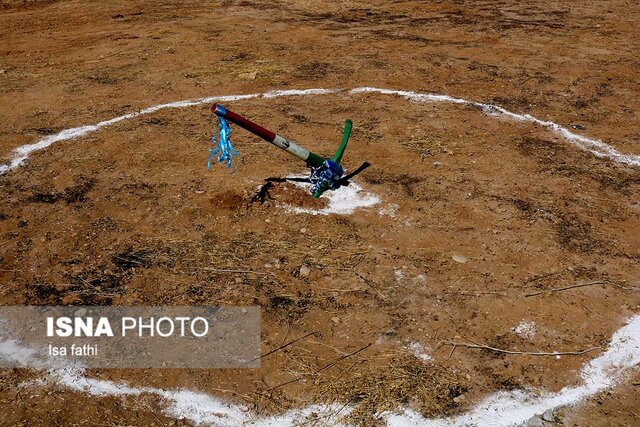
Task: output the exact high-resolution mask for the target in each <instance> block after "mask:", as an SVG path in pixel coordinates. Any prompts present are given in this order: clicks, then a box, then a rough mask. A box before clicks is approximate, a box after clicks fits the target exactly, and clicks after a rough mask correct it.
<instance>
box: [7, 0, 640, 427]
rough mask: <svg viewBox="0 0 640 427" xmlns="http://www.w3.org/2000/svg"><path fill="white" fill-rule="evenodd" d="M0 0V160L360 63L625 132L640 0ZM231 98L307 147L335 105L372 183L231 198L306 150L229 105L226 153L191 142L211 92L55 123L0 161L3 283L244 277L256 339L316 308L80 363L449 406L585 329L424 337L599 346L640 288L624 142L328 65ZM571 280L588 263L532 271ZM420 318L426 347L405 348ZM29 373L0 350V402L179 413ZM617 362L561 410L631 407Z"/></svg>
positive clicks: (621, 412)
mask: <svg viewBox="0 0 640 427" xmlns="http://www.w3.org/2000/svg"><path fill="white" fill-rule="evenodd" d="M0 5H1V6H0V10H1V13H0V41H1V43H0V114H1V117H2V121H1V122H0V158H1V159H2V163H6V162H7V161H8V160H9V159H10V158H11V151H12V150H13V149H14V148H16V147H18V146H20V145H23V144H28V143H33V142H35V141H37V140H38V139H39V138H41V137H42V136H44V135H48V134H52V133H55V132H58V131H60V130H62V129H66V128H70V127H75V126H81V125H85V124H95V123H97V122H99V121H101V120H106V119H110V118H112V117H116V116H118V115H121V114H125V113H127V112H131V111H135V110H137V109H140V108H144V107H148V106H151V105H156V104H159V103H164V102H171V101H178V100H183V99H191V98H200V97H206V96H219V95H230V94H244V93H261V92H266V91H269V90H274V89H306V88H345V89H349V88H353V87H358V86H376V87H386V88H390V89H403V90H415V91H422V92H433V93H442V94H448V95H451V96H457V97H461V98H465V99H470V100H475V101H481V102H489V103H494V104H497V105H500V106H502V107H504V108H507V109H509V110H511V111H514V112H517V113H529V114H532V115H534V116H536V117H539V118H543V119H548V120H553V121H555V122H557V123H559V124H561V125H563V126H567V127H568V126H570V125H572V124H574V125H575V124H578V125H580V126H581V127H584V128H585V129H584V130H577V131H576V132H578V133H581V134H584V135H586V136H589V137H593V138H599V139H601V140H603V141H604V142H606V143H608V144H610V145H612V146H614V147H616V148H618V149H619V150H620V151H622V152H625V153H633V154H637V153H640V143H639V142H640V120H639V119H640V117H639V113H638V112H639V111H640V100H639V97H638V95H639V94H640V87H639V83H638V82H640V60H638V56H637V53H638V51H639V50H640V31H639V28H638V25H637V22H639V21H640V5H639V4H638V2H637V1H618V0H614V1H607V2H602V1H580V2H565V1H531V2H516V1H463V0H458V1H429V2H421V1H398V2H384V1H373V2H358V1H347V2H330V1H321V0H306V1H295V2H284V1H277V0H263V1H252V0H242V1H233V0H231V1H207V2H205V1H183V2H167V1H156V2H138V1H127V2H125V1H114V2H85V1H77V0H72V1H16V0H14V1H2V2H1V3H0ZM228 107H229V108H231V109H233V110H234V111H237V112H239V113H241V114H243V115H246V116H247V117H250V118H252V119H253V120H255V121H256V122H258V123H261V124H264V125H265V126H267V127H269V128H270V129H273V130H275V131H277V132H278V133H280V134H282V135H284V136H287V137H289V138H292V139H294V140H296V141H299V142H301V143H302V144H303V145H305V146H307V147H309V148H311V149H313V150H314V151H316V152H319V153H323V154H326V155H329V154H331V153H332V151H333V150H334V149H335V147H336V146H337V144H338V142H339V141H340V137H341V129H342V123H343V122H344V120H345V119H346V118H351V119H352V120H353V122H354V131H353V136H352V140H351V142H350V146H349V149H348V150H347V153H346V156H345V159H344V161H345V163H346V164H347V165H349V166H350V167H351V168H355V167H357V166H359V164H360V163H362V162H363V161H368V162H369V163H371V164H372V167H370V168H369V169H367V170H366V171H365V172H363V173H361V174H360V175H359V176H358V177H357V178H356V181H357V182H358V183H359V184H360V185H362V186H363V188H364V189H365V190H366V191H368V192H371V193H373V194H375V195H376V196H378V197H379V198H380V200H381V201H380V204H378V205H377V206H375V207H373V208H369V209H363V210H359V211H356V212H355V213H354V214H352V215H344V216H341V215H329V216H313V215H303V214H293V213H290V212H288V211H287V210H285V209H283V208H282V204H283V203H288V204H290V205H294V206H297V205H299V206H310V205H313V203H317V204H318V205H320V206H321V205H322V203H326V202H323V200H322V199H321V200H320V201H318V202H313V201H311V199H310V198H309V197H307V196H306V195H303V193H302V192H303V190H300V189H296V188H294V187H292V186H290V185H289V184H276V185H275V188H274V189H273V191H272V192H271V193H272V195H273V196H274V198H275V200H270V201H267V202H266V203H264V204H262V205H260V204H259V203H253V204H250V203H249V201H250V200H251V198H252V197H253V195H254V194H255V192H256V188H257V187H258V186H259V185H260V184H261V183H262V182H263V180H264V179H265V178H267V177H283V176H286V175H288V174H292V173H300V172H303V171H304V165H303V164H302V163H301V162H300V161H297V160H296V159H294V158H291V157H288V156H287V155H286V154H285V153H283V152H281V151H279V150H277V149H276V148H274V147H272V146H269V145H267V144H265V143H264V142H261V141H259V140H258V139H257V138H256V137H253V136H252V135H250V134H248V133H247V132H244V131H242V130H241V129H239V128H234V130H235V133H234V137H235V144H236V148H237V149H238V150H239V152H240V154H241V156H240V157H239V158H238V162H237V172H236V173H235V174H234V175H231V174H230V173H229V172H228V171H227V170H226V169H224V168H223V167H216V168H212V169H211V170H207V167H206V158H207V156H208V150H207V147H208V141H209V138H210V137H211V134H212V131H213V128H214V126H215V122H214V120H213V118H212V116H211V113H210V111H209V106H208V105H201V106H197V107H190V108H184V109H175V110H162V111H159V112H157V113H153V114H150V115H145V116H142V117H139V118H134V119H131V120H127V121H122V122H120V123H117V124H115V125H113V126H111V127H108V128H104V129H102V130H100V131H98V132H95V133H92V134H90V135H88V136H86V137H83V138H80V139H77V140H71V141H64V142H60V143H57V144H55V145H53V146H51V147H49V148H48V149H46V150H43V151H40V152H37V153H35V154H33V155H32V156H31V157H30V159H29V160H28V161H27V162H26V164H25V165H24V166H23V167H20V168H18V169H16V170H15V171H11V172H9V173H7V174H5V175H2V176H0V188H1V191H0V303H2V304H4V305H15V304H28V305H53V304H64V305H83V304H84V305H93V304H95V305H110V304H114V305H185V304H187V305H189V304H199V305H217V304H224V305H227V304H237V305H260V306H261V307H262V313H263V317H262V319H263V352H265V353H266V352H267V351H269V350H271V349H273V348H276V347H278V346H280V345H281V344H283V343H285V342H287V341H290V340H292V339H295V338H297V337H300V336H303V335H305V334H308V333H311V332H313V333H314V334H313V335H311V336H309V337H307V338H305V339H303V340H301V341H299V342H297V343H296V344H295V345H292V346H290V347H288V348H287V349H285V350H284V351H279V352H276V353H274V354H273V355H270V356H268V357H265V358H264V359H263V361H262V367H261V368H260V369H257V370H246V369H245V370H214V369H212V370H188V369H187V370H166V369H165V370H161V369H159V370H96V371H94V372H92V375H94V376H96V377H99V378H108V379H112V380H125V381H127V382H129V383H131V384H133V385H139V386H145V385H153V386H158V387H172V388H180V387H186V388H191V389H194V390H200V391H204V392H207V393H210V394H213V395H216V396H220V397H222V398H225V399H228V400H230V401H233V402H243V403H246V404H247V405H249V406H250V407H251V408H253V409H255V410H256V411H258V412H259V413H262V414H272V413H281V412H283V411H285V410H287V409H290V408H297V407H300V406H303V405H306V404H310V403H313V402H337V403H347V402H351V403H359V404H360V409H359V410H358V411H356V413H355V414H353V419H352V421H353V422H355V423H359V424H363V425H370V424H371V423H372V422H374V419H375V415H376V414H378V413H379V412H380V411H383V410H387V409H395V408H398V407H400V406H407V405H409V406H411V407H413V408H415V409H416V410H418V411H420V412H422V413H423V414H424V415H427V416H435V415H453V414H458V413H462V412H464V411H466V410H468V409H469V408H471V407H473V406H474V404H475V403H477V402H478V401H479V400H481V399H482V398H483V397H486V396H487V395H489V394H491V393H492V392H495V391H497V390H512V389H518V388H523V389H530V388H536V389H541V390H551V391H557V390H559V389H561V388H562V387H563V386H566V385H572V384H576V383H577V382H578V372H579V370H580V368H581V366H583V365H584V364H585V363H586V362H588V361H589V360H590V359H592V358H594V357H596V356H597V354H598V352H599V351H600V350H596V351H594V352H591V353H588V354H584V355H580V356H564V357H562V358H560V359H557V358H555V357H533V356H527V355H504V354H498V353H492V352H488V351H481V350H477V349H466V348H458V349H456V351H455V352H453V353H451V347H450V346H447V345H444V346H439V344H441V343H442V342H447V341H463V340H464V339H469V340H473V341H474V342H478V343H483V344H487V345H491V346H493V347H498V348H501V349H509V350H519V351H579V350H584V349H587V348H590V347H594V346H602V347H603V348H604V347H606V346H607V344H608V342H609V339H610V338H611V335H612V333H613V332H614V331H616V330H617V329H618V328H620V327H621V326H622V325H623V324H624V322H625V321H626V319H628V318H629V317H630V316H632V315H634V314H637V313H638V312H640V297H639V295H638V285H639V280H638V277H639V274H640V264H639V261H640V173H639V170H638V168H634V167H630V166H625V165H622V164H619V163H616V162H614V161H611V160H605V159H598V158H596V157H594V156H593V155H592V154H590V153H588V152H585V151H582V150H580V149H578V148H576V147H574V146H572V145H571V144H569V143H568V142H566V141H565V140H563V139H562V138H560V137H558V135H556V134H553V133H550V132H549V131H548V130H546V129H544V128H541V127H536V126H534V125H530V124H525V123H514V122H510V121H506V120H503V119H496V118H493V117H489V116H487V115H485V114H483V113H482V112H481V111H478V110H477V109H474V108H471V107H465V106H458V105H450V104H433V103H411V102H408V101H407V100H406V99H403V98H400V97H397V96H383V95H379V94H358V95H352V96H349V95H347V94H345V93H341V94H336V95H318V96H304V97H286V98H285V97H282V98H274V99H264V98H258V99H251V100H243V101H235V102H232V103H229V104H228ZM381 210H382V211H383V213H381V212H380V211H381ZM390 212H395V213H394V214H389V213H390ZM454 257H455V258H456V259H457V260H459V261H460V260H462V261H466V262H457V261H456V260H454V259H453V258H454ZM302 265H307V266H309V267H310V269H311V270H310V274H309V275H308V276H306V277H305V275H303V276H301V275H300V274H299V271H300V267H301V266H302ZM221 269H233V270H248V271H253V272H255V273H227V272H220V271H219V270H221ZM590 281H599V282H602V283H601V284H595V285H593V286H585V287H581V288H574V289H570V290H566V291H562V292H553V293H542V294H540V295H535V296H529V297H527V296H525V295H528V294H530V293H535V292H536V291H540V290H545V289H551V288H558V287H563V286H570V285H573V284H580V283H586V282H590ZM522 322H528V323H529V324H532V323H535V325H536V333H535V334H534V335H533V336H532V337H530V338H527V337H523V336H520V335H518V334H515V333H514V332H513V330H514V328H516V327H517V326H518V325H519V324H521V323H522ZM415 342H417V343H419V344H420V345H421V346H422V347H423V348H424V349H425V351H426V353H428V354H429V355H430V356H431V357H433V362H432V363H427V364H425V363H423V362H422V361H421V360H419V359H418V358H417V357H416V356H415V355H414V354H413V353H412V352H411V350H410V348H411V345H412V343H415ZM367 346H368V347H367ZM363 347H366V348H365V349H364V350H362V351H360V352H358V353H357V354H355V355H354V356H352V357H349V358H348V359H344V361H343V362H341V363H336V364H335V365H332V366H331V367H330V368H329V369H322V368H323V367H325V366H326V365H327V364H330V363H331V362H332V361H335V360H336V359H338V358H340V357H341V356H343V355H345V354H349V353H351V352H355V351H357V350H359V349H361V348H363ZM39 375H40V374H39V373H38V372H36V371H29V370H13V371H7V370H5V371H1V372H0V413H1V414H2V415H1V416H0V423H2V424H6V425H53V424H75V425H80V424H90V425H151V424H154V423H155V424H156V425H161V424H166V425H169V424H170V423H172V422H174V421H173V420H171V419H168V418H165V417H164V416H162V415H161V413H160V412H159V411H155V410H153V408H155V407H159V405H161V403H160V402H154V401H151V400H149V401H147V402H144V401H143V402H140V401H138V400H132V399H116V398H104V399H98V400H96V398H89V397H87V396H84V395H81V394H78V393H74V392H69V391H64V390H60V389H56V388H55V387H52V386H48V387H44V388H39V389H35V390H32V391H28V392H25V391H24V390H23V389H19V388H18V387H17V385H18V384H20V383H21V382H23V381H25V380H29V379H35V378H38V376H39ZM634 375H635V377H633V376H632V377H630V378H629V382H628V383H626V384H625V385H623V386H621V387H620V388H619V389H615V390H611V391H610V392H607V393H603V394H601V395H599V396H598V397H597V398H594V399H591V400H589V401H587V402H586V403H584V404H582V405H579V406H576V407H571V408H565V409H564V410H563V411H562V414H561V419H562V420H563V422H564V423H565V424H566V425H603V426H604V425H637V424H638V423H639V422H640V419H639V418H640V415H639V414H640V410H638V402H639V401H640V387H638V384H639V383H638V376H637V374H634ZM294 379H299V380H297V381H293V382H291V380H294ZM287 383H288V384H287ZM69 402H74V405H70V404H69ZM180 423H183V421H180Z"/></svg>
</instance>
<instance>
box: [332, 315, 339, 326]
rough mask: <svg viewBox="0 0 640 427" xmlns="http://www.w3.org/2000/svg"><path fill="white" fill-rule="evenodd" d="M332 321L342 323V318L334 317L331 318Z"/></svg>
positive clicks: (335, 323)
mask: <svg viewBox="0 0 640 427" xmlns="http://www.w3.org/2000/svg"><path fill="white" fill-rule="evenodd" d="M331 322H333V324H334V325H337V324H338V323H340V318H339V317H332V318H331Z"/></svg>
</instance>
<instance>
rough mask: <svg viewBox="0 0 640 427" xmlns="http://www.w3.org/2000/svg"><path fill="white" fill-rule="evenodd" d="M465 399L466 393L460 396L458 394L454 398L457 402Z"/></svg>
mask: <svg viewBox="0 0 640 427" xmlns="http://www.w3.org/2000/svg"><path fill="white" fill-rule="evenodd" d="M464 399H465V397H464V394H461V395H460V396H456V397H454V398H453V401H454V402H456V403H460V402H462V401H463V400H464Z"/></svg>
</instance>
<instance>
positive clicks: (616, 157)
mask: <svg viewBox="0 0 640 427" xmlns="http://www.w3.org/2000/svg"><path fill="white" fill-rule="evenodd" d="M335 93H347V94H349V95H353V94H359V93H379V94H383V95H398V96H401V97H403V98H405V99H408V100H409V101H412V102H447V103H451V104H461V105H470V106H474V107H477V108H479V109H480V110H482V111H483V112H484V113H485V114H487V115H489V116H497V117H504V118H507V119H511V120H515V121H523V122H529V123H533V124H537V125H539V126H543V127H546V128H548V129H549V130H551V131H552V132H554V133H556V134H558V135H560V136H561V137H562V138H564V139H565V140H567V141H568V142H570V143H572V144H574V145H576V146H578V147H580V148H581V149H583V150H586V151H589V152H591V153H592V154H593V155H595V156H596V157H600V158H608V159H611V160H613V161H615V162H619V163H625V164H628V165H631V166H640V155H635V154H622V153H620V152H619V151H618V150H617V149H616V148H614V147H612V146H610V145H608V144H606V143H604V142H602V141H600V140H597V139H592V138H588V137H586V136H582V135H579V134H576V133H574V132H571V131H570V130H569V129H567V128H565V127H563V126H560V125H559V124H557V123H554V122H552V121H547V120H541V119H538V118H536V117H534V116H531V115H529V114H517V113H513V112H511V111H508V110H506V109H504V108H502V107H499V106H497V105H493V104H485V103H482V102H476V101H469V100H466V99H462V98H455V97H451V96H448V95H438V94H425V93H418V92H412V91H403V90H393V89H380V88H375V87H358V88H354V89H349V90H343V89H306V90H298V89H293V90H274V91H269V92H264V93H253V94H247V95H227V96H218V97H209V98H200V99H194V100H185V101H177V102H170V103H167V104H159V105H154V106H152V107H148V108H145V109H142V110H139V111H135V112H133V113H128V114H125V115H122V116H118V117H115V118H113V119H109V120H105V121H102V122H99V123H97V124H95V125H86V126H80V127H76V128H70V129H65V130H63V131H60V132H58V133H56V134H53V135H48V136H45V137H44V138H42V139H40V140H39V141H37V142H35V143H33V144H26V145H22V146H20V147H18V148H16V149H15V150H13V156H12V158H11V160H10V161H9V163H7V164H4V165H0V175H1V174H4V173H5V172H7V171H10V170H13V169H16V168H17V167H18V166H20V165H21V164H22V163H23V162H24V161H25V160H26V159H27V158H29V155H30V154H31V153H33V152H35V151H39V150H43V149H45V148H47V147H49V146H50V145H51V144H53V143H55V142H59V141H66V140H70V139H75V138H79V137H82V136H85V135H87V134H89V133H92V132H95V131H97V130H98V129H101V128H103V127H106V126H110V125H112V124H114V123H118V122H120V121H123V120H127V119H132V118H135V117H139V116H142V115H145V114H151V113H154V112H156V111H159V110H162V109H165V108H184V107H191V106H195V105H201V104H207V103H211V102H232V101H239V100H243V99H250V98H259V97H262V98H277V97H281V96H303V95H329V94H335Z"/></svg>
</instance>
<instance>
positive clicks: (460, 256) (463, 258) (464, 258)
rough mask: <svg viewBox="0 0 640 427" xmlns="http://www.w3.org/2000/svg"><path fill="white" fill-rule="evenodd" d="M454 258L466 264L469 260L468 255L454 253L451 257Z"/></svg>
mask: <svg viewBox="0 0 640 427" xmlns="http://www.w3.org/2000/svg"><path fill="white" fill-rule="evenodd" d="M451 259H452V260H454V261H455V262H459V263H460V264H464V263H465V262H467V261H468V259H467V257H466V256H464V255H454V256H452V257H451Z"/></svg>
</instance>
